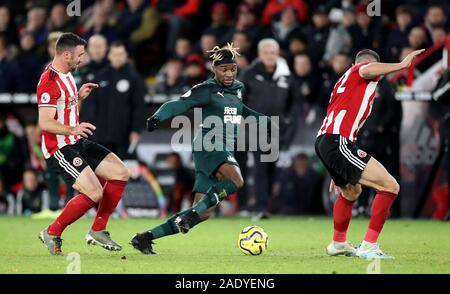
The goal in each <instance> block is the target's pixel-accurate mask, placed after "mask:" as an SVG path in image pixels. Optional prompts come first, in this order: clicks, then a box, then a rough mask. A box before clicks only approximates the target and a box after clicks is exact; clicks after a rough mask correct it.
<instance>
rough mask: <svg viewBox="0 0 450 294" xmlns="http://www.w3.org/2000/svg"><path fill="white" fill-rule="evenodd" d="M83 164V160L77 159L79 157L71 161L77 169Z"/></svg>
mask: <svg viewBox="0 0 450 294" xmlns="http://www.w3.org/2000/svg"><path fill="white" fill-rule="evenodd" d="M82 164H83V159H81V158H79V157H75V158H74V159H73V165H74V166H76V167H79V166H80V165H82Z"/></svg>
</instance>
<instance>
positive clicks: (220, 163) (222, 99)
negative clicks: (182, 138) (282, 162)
mask: <svg viewBox="0 0 450 294" xmlns="http://www.w3.org/2000/svg"><path fill="white" fill-rule="evenodd" d="M237 49H239V48H234V47H233V45H232V44H228V45H227V46H225V47H223V48H219V47H217V46H216V47H214V48H213V49H212V50H211V51H208V52H209V53H212V54H211V56H210V58H211V59H212V61H213V72H214V78H211V79H208V80H206V81H204V82H203V83H200V84H198V85H196V86H194V87H193V88H192V89H191V90H189V91H188V92H187V93H186V94H184V95H183V96H182V97H181V98H180V99H179V100H174V101H169V102H166V103H164V104H163V105H162V106H161V107H160V108H159V109H158V110H157V111H156V112H155V114H153V116H151V117H150V118H149V119H148V120H147V130H148V131H149V132H152V131H154V130H156V129H157V128H158V126H159V124H160V123H161V122H163V121H165V120H168V119H170V118H173V117H175V116H177V115H180V114H182V113H185V112H186V111H188V110H189V109H191V108H194V107H198V108H201V109H202V123H203V124H202V125H201V128H200V130H199V132H201V133H200V134H199V133H197V134H196V136H195V138H194V140H193V144H192V145H193V160H194V164H195V185H194V189H193V192H194V193H195V200H194V205H193V206H192V207H191V208H189V209H186V210H184V211H181V212H179V213H177V214H175V215H173V216H172V217H170V218H168V219H167V220H166V221H165V222H164V223H162V224H160V225H158V226H156V227H155V228H153V229H151V230H148V231H144V232H142V233H138V234H136V235H135V236H134V237H133V239H132V240H131V244H132V245H133V247H134V248H136V249H137V250H139V251H141V252H142V253H144V254H155V251H154V250H153V248H152V244H153V240H155V239H158V238H161V237H165V236H169V235H173V234H177V233H179V232H181V233H183V234H185V233H187V232H188V231H189V229H191V228H192V227H194V226H195V225H197V224H198V223H200V222H202V221H203V220H206V219H207V218H209V216H210V215H211V213H212V211H213V209H214V207H215V206H216V205H218V204H219V202H220V201H221V200H223V199H225V198H226V197H227V196H228V195H230V194H233V193H235V192H236V191H237V190H238V189H240V188H241V187H242V186H243V185H244V180H243V178H242V175H241V171H240V169H239V165H238V163H237V162H236V159H235V158H234V155H233V147H234V144H235V143H236V140H237V139H236V138H237V132H238V130H239V125H240V124H241V118H244V119H245V118H247V117H249V116H253V117H254V118H255V119H256V122H257V123H258V124H266V125H265V127H270V124H271V120H270V119H269V118H268V117H266V116H264V115H263V114H260V113H258V112H256V111H253V110H251V109H250V108H248V107H246V106H245V105H244V104H243V103H242V95H243V93H244V85H243V84H242V83H241V82H239V81H237V80H236V74H237V65H236V61H235V57H236V56H238V55H239V53H238V52H237ZM209 116H215V117H218V118H220V121H221V122H222V125H223V130H220V134H219V136H216V137H215V138H216V141H218V140H220V141H221V142H220V143H223V144H222V146H223V148H219V150H216V149H218V148H215V149H214V150H211V148H208V147H211V146H204V145H205V144H206V143H204V142H203V136H204V135H206V134H207V133H208V132H210V131H211V130H212V129H211V128H209V127H208V126H207V125H208V124H205V120H206V119H207V117H209ZM230 130H232V131H231V132H230ZM216 135H217V134H216ZM199 144H200V145H201V148H196V146H199ZM213 144H214V143H213ZM197 149H200V150H198V151H197ZM206 150H209V151H206Z"/></svg>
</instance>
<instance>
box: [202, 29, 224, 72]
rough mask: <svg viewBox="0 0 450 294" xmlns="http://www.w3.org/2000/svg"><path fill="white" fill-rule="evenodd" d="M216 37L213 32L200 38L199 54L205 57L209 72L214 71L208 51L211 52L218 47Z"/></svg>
mask: <svg viewBox="0 0 450 294" xmlns="http://www.w3.org/2000/svg"><path fill="white" fill-rule="evenodd" d="M218 45H219V44H218V42H217V38H216V35H215V34H213V33H212V32H205V33H203V34H202V36H201V37H200V49H199V51H200V52H199V54H201V55H202V56H203V61H204V62H205V66H206V68H207V69H208V70H212V63H211V59H210V58H209V55H210V54H209V53H208V52H207V51H208V50H211V49H212V48H214V47H215V46H218Z"/></svg>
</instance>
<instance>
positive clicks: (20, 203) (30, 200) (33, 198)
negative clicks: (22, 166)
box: [16, 169, 49, 216]
mask: <svg viewBox="0 0 450 294" xmlns="http://www.w3.org/2000/svg"><path fill="white" fill-rule="evenodd" d="M48 207H49V195H48V191H47V190H46V189H45V187H44V185H42V184H40V183H39V181H38V174H37V172H36V171H35V170H33V169H27V170H25V171H24V173H23V188H22V189H21V190H20V191H19V192H18V193H17V197H16V215H27V216H29V215H31V214H33V213H38V212H41V211H44V210H48Z"/></svg>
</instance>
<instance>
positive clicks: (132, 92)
mask: <svg viewBox="0 0 450 294" xmlns="http://www.w3.org/2000/svg"><path fill="white" fill-rule="evenodd" d="M108 59H109V62H110V64H109V65H108V66H106V67H105V68H104V70H101V71H99V72H98V73H97V77H96V82H98V84H99V86H100V87H99V88H98V89H97V90H96V91H94V92H92V93H91V96H90V97H89V99H87V100H86V101H84V103H83V107H82V108H81V114H80V115H81V119H82V120H85V121H90V122H92V124H94V125H95V126H96V127H97V128H96V130H95V132H94V136H93V138H94V140H95V141H96V142H99V143H100V144H102V145H103V146H105V147H107V148H108V149H109V150H111V151H112V152H114V153H115V154H117V156H119V157H120V158H122V159H123V158H126V157H127V156H129V155H130V153H132V152H134V150H135V147H136V144H137V143H138V141H139V138H140V135H139V132H140V131H141V129H142V128H143V126H144V125H143V123H142V122H143V121H145V102H144V97H145V94H146V92H147V91H146V87H145V83H144V81H143V79H142V78H141V76H140V75H139V74H138V73H137V71H136V70H135V68H134V67H133V66H132V65H130V64H128V62H127V61H128V53H127V50H126V48H125V45H124V44H123V43H120V42H115V43H112V44H111V47H110V50H109V54H108Z"/></svg>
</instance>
